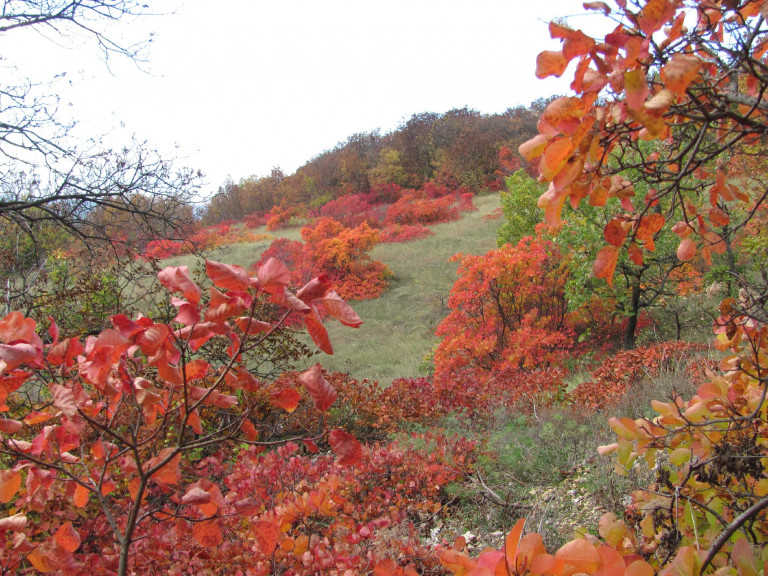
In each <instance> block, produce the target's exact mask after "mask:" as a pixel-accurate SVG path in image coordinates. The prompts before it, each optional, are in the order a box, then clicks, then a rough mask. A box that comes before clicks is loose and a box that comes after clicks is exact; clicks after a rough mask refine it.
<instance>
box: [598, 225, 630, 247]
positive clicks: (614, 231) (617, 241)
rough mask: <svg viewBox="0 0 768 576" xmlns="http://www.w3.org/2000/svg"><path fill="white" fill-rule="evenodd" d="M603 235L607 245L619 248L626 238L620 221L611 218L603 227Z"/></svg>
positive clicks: (625, 232)
mask: <svg viewBox="0 0 768 576" xmlns="http://www.w3.org/2000/svg"><path fill="white" fill-rule="evenodd" d="M603 234H604V236H605V239H606V241H607V242H608V244H613V245H614V246H621V245H622V244H624V239H625V238H626V237H627V231H626V229H625V228H624V226H623V225H622V221H621V220H619V219H618V218H612V219H611V221H610V222H608V224H607V225H606V226H605V230H603Z"/></svg>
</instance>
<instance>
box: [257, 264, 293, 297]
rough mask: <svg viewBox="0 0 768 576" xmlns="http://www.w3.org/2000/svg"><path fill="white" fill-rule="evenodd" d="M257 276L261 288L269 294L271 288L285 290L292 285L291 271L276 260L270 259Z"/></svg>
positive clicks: (261, 267) (260, 268)
mask: <svg viewBox="0 0 768 576" xmlns="http://www.w3.org/2000/svg"><path fill="white" fill-rule="evenodd" d="M257 276H258V279H259V287H260V288H262V289H265V290H267V291H269V292H271V291H272V290H270V288H273V289H274V288H278V287H279V288H283V287H285V286H288V284H290V283H291V271H290V270H288V268H286V267H285V264H283V263H282V262H280V261H278V260H276V259H275V258H270V259H269V260H267V261H266V262H265V263H264V264H263V265H262V266H260V267H259V270H258V273H257Z"/></svg>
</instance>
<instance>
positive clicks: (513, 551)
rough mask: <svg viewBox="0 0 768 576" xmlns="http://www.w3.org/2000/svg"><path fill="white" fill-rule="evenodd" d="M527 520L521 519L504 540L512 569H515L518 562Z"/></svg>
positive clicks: (506, 554) (505, 551)
mask: <svg viewBox="0 0 768 576" xmlns="http://www.w3.org/2000/svg"><path fill="white" fill-rule="evenodd" d="M524 526H525V518H520V520H518V521H517V523H516V524H515V525H514V526H513V527H512V530H510V531H509V534H507V537H506V539H505V540H504V554H505V556H506V558H507V563H508V564H509V565H510V567H514V566H515V563H516V560H517V547H518V546H519V545H520V537H521V536H522V534H523V527H524Z"/></svg>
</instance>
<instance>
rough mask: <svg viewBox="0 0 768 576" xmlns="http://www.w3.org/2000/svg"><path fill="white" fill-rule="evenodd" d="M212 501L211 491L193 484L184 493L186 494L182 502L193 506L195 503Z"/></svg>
mask: <svg viewBox="0 0 768 576" xmlns="http://www.w3.org/2000/svg"><path fill="white" fill-rule="evenodd" d="M210 501H211V495H210V493H209V492H207V491H205V490H203V489H202V488H200V486H193V487H192V488H190V489H189V490H187V493H186V494H184V496H183V497H182V498H181V503H182V504H185V505H187V506H191V505H193V504H195V505H199V504H207V503H208V502H210Z"/></svg>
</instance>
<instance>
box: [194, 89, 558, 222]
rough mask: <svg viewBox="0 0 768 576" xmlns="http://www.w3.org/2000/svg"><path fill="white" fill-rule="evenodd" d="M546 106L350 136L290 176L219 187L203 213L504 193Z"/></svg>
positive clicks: (418, 117)
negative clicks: (448, 192)
mask: <svg viewBox="0 0 768 576" xmlns="http://www.w3.org/2000/svg"><path fill="white" fill-rule="evenodd" d="M547 102H548V100H543V99H539V100H536V101H534V102H533V103H531V104H530V105H529V106H527V107H526V106H517V107H515V108H509V109H508V110H506V111H505V112H504V113H502V114H482V113H480V112H477V111H475V110H470V109H467V108H461V109H455V110H450V111H449V112H446V113H444V114H437V113H432V112H424V113H419V114H414V115H413V116H411V118H410V119H408V120H407V121H405V122H404V123H403V124H402V125H401V126H400V127H399V128H398V129H397V130H395V131H393V132H391V133H388V134H384V135H382V134H380V133H379V131H378V130H375V131H373V132H370V133H360V134H354V135H352V136H350V137H349V138H348V139H347V141H346V142H340V143H339V144H337V145H336V147H334V148H333V149H331V150H328V151H326V152H323V153H322V154H320V155H318V156H316V157H315V158H313V159H311V160H310V161H308V162H307V163H306V164H304V165H303V166H301V167H300V168H299V169H298V170H296V172H295V173H294V174H291V175H285V174H284V173H283V172H282V170H280V168H274V169H273V170H272V172H271V174H269V175H268V176H249V177H248V178H243V179H241V180H240V181H239V182H238V183H235V182H232V181H228V182H226V183H225V184H224V185H223V186H221V187H220V188H219V191H218V193H217V194H216V195H215V196H214V197H213V198H212V199H211V201H210V203H209V204H208V205H207V206H206V208H205V209H204V211H203V213H202V217H201V219H202V223H203V224H204V225H212V224H217V223H219V222H223V221H226V220H240V219H242V218H243V216H244V215H247V214H258V213H260V214H263V213H266V212H268V211H269V210H270V209H271V208H272V207H273V206H278V205H281V204H285V205H288V206H298V205H303V206H308V207H310V208H318V207H320V206H322V205H323V204H325V203H326V202H329V201H331V200H334V199H336V198H339V197H341V196H345V195H350V194H364V193H367V192H369V191H370V190H371V189H372V188H374V187H377V186H383V185H389V184H395V185H397V186H401V187H403V188H414V189H419V188H421V187H422V186H424V184H426V183H427V182H430V181H432V182H435V183H437V184H440V185H443V186H446V187H448V188H450V189H453V190H458V189H459V188H462V187H466V188H468V189H469V190H471V191H472V192H480V191H483V190H500V189H502V188H503V187H504V175H505V174H509V173H510V172H511V171H514V170H515V169H517V168H519V167H520V166H521V164H520V163H521V162H522V161H521V160H520V158H519V156H518V153H517V148H518V146H519V145H520V144H521V143H523V142H525V141H526V140H528V139H530V138H532V137H533V136H534V135H535V134H536V133H537V130H536V125H537V122H538V119H539V116H540V115H541V112H542V110H543V109H544V107H545V106H546V104H547Z"/></svg>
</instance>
